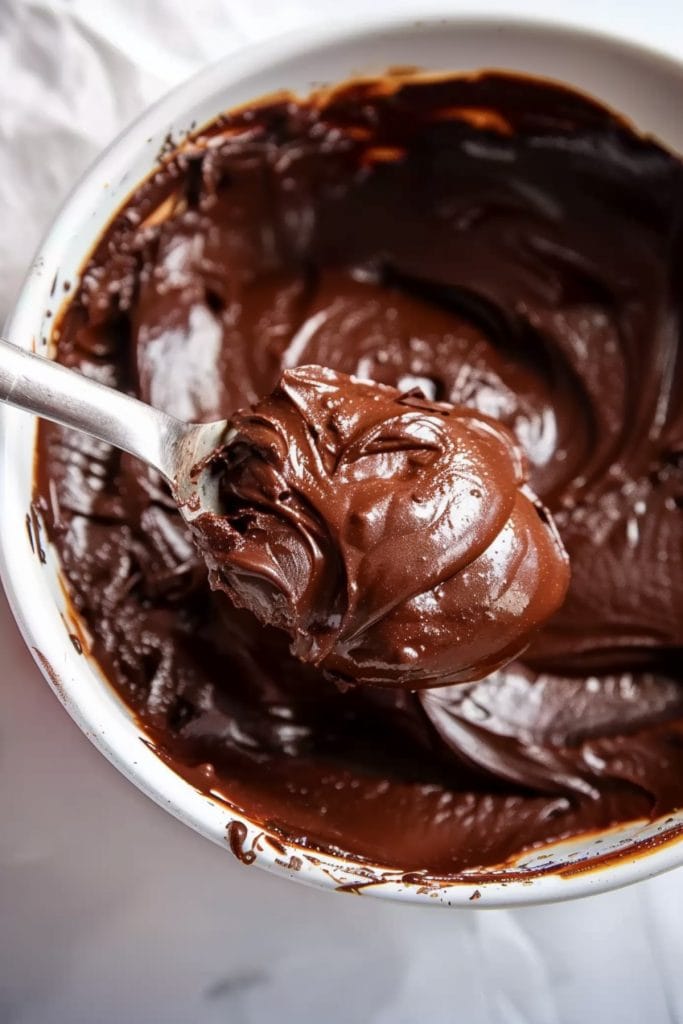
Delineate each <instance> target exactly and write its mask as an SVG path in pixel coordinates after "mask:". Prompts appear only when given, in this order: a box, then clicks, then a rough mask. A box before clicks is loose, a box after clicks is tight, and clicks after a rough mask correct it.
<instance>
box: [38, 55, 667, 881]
mask: <svg viewBox="0 0 683 1024" xmlns="http://www.w3.org/2000/svg"><path fill="white" fill-rule="evenodd" d="M681 167H682V165H681V162H680V161H679V160H678V158H677V157H675V156H673V155H672V154H670V153H668V152H667V151H666V150H665V149H663V148H662V147H661V146H660V145H658V144H657V143H656V142H654V141H652V140H650V139H648V138H644V137H641V136H639V135H638V134H637V133H636V132H635V131H634V130H633V129H632V128H631V127H630V126H629V125H628V124H627V123H626V122H624V121H623V120H622V119H620V118H619V117H618V116H616V115H614V114H612V113H611V112H609V111H608V110H606V109H605V108H603V107H602V106H600V105H599V104H597V103H595V102H593V101H591V100H589V99H587V98H584V97H582V96H580V95H578V94H576V93H574V92H572V91H570V90H568V89H565V88H563V87H560V86H556V85H553V84H550V83H545V82H540V81H535V80H529V79H524V78H517V77H514V76H511V75H505V74H502V73H501V74H494V73H486V74H481V75H476V76H471V77H464V78H463V77H451V78H443V79H439V80H435V79H424V80H420V79H419V78H413V79H411V78H410V77H405V78H400V77H398V78H391V77H387V78H385V79H383V80H376V81H367V82H356V83H351V84H348V85H346V86H342V87H340V88H338V89H336V90H332V91H330V92H326V93H324V94H320V95H318V96H314V97H313V98H311V99H310V100H305V101H304V100H299V99H296V98H294V97H290V96H283V97H280V98H273V99H270V100H267V101H264V102H262V103H260V104H255V105H253V106H252V107H250V108H247V109H244V110H241V111H238V112H235V113H233V114H227V115H225V116H223V117H221V118H219V119H218V120H217V121H215V122H214V123H213V124H212V125H210V126H209V127H207V128H206V129H204V130H202V131H200V132H199V133H198V134H197V135H196V136H195V137H193V138H192V139H190V140H188V141H187V142H186V143H184V144H183V145H182V146H181V147H180V149H179V150H178V151H177V152H176V153H173V154H171V155H170V156H169V157H167V158H166V159H165V161H164V163H163V165H162V166H161V167H160V169H159V170H158V171H157V172H156V173H155V174H154V175H153V176H152V177H151V178H150V179H149V180H148V181H147V182H146V183H144V184H143V185H142V186H141V187H140V188H139V189H138V191H137V192H136V193H135V194H134V195H133V196H132V197H131V198H130V200H129V201H128V202H127V203H126V205H125V206H124V208H123V209H122V210H121V212H120V213H119V214H118V216H117V217H116V218H115V220H114V221H113V222H112V224H111V225H110V227H109V228H108V229H107V231H106V232H105V234H104V235H103V237H102V239H101V241H100V242H99V243H98V245H97V247H96V249H95V251H94V252H93V254H92V255H91V257H90V258H89V260H88V263H87V265H86V266H85V268H84V272H83V275H82V280H81V283H80V286H79V288H78V291H77V294H76V295H75V297H74V298H73V300H72V301H70V303H69V305H68V307H67V309H66V311H65V313H64V315H63V316H62V317H61V319H60V321H59V325H58V329H57V330H56V331H55V339H56V341H57V355H58V358H59V359H60V360H61V361H62V362H64V363H66V364H68V365H70V366H74V367H77V368H78V369H80V370H81V371H82V372H84V373H86V374H89V375H91V376H95V377H97V378H98V379H100V380H103V381H105V382H106V383H108V384H112V385H116V386H118V387H119V388H122V389H124V390H126V391H130V392H132V393H135V394H138V395H140V396H141V397H142V398H143V399H145V400H146V401H149V402H151V403H152V404H154V405H156V406H157V407H159V408H162V409H165V410H166V411H167V412H169V413H173V414H175V415H177V416H179V417H182V418H184V419H188V420H190V419H202V420H209V419H214V418H220V417H226V416H230V415H231V414H232V413H234V412H235V411H236V410H237V409H241V408H244V407H245V406H248V405H251V404H253V403H254V402H256V401H257V400H258V399H259V398H260V397H261V396H263V395H267V394H268V393H270V392H271V391H272V389H273V388H274V386H275V385H276V383H277V381H278V379H279V378H280V376H281V374H282V372H283V371H284V370H288V369H291V368H293V367H296V366H300V365H303V364H318V365H322V366H326V367H330V368H332V369H333V370H336V371H338V372H342V373H350V374H354V375H356V376H357V377H359V378H362V379H370V380H373V381H376V382H378V383H384V384H389V385H392V386H395V387H397V388H398V389H400V390H401V391H409V390H410V389H412V388H414V387H419V388H420V389H421V391H422V393H423V394H424V395H425V396H426V397H427V399H429V400H430V401H431V400H436V401H446V402H450V403H453V404H455V405H458V406H469V407H470V408H471V409H472V410H474V411H476V412H478V413H481V414H483V415H484V416H488V417H492V418H494V419H497V420H500V421H501V422H502V423H503V424H505V425H507V426H508V427H509V428H510V429H511V430H512V432H513V433H514V434H515V436H516V438H517V440H518V442H519V443H520V445H521V446H522V448H523V449H524V451H525V452H526V456H527V459H528V461H529V471H530V485H531V487H532V488H533V490H534V491H535V492H536V493H537V494H538V495H539V496H540V498H541V500H542V501H543V502H544V503H545V504H546V505H547V507H548V508H549V509H550V511H551V513H552V514H553V516H554V519H555V522H556V524H557V526H558V529H559V532H560V535H561V537H562V541H563V543H564V546H565V547H566V549H567V551H568V553H569V556H570V561H571V565H572V577H571V582H570V586H569V590H568V594H567V598H566V600H565V602H564V604H563V605H562V607H561V608H560V609H559V611H558V612H557V613H556V614H555V615H554V616H553V618H552V619H551V620H550V621H549V622H548V623H547V624H546V625H545V626H544V627H542V628H541V630H540V631H539V632H538V634H537V635H536V637H535V639H534V641H533V643H532V644H531V646H530V647H529V649H528V650H527V652H526V653H525V654H524V655H523V657H522V659H519V660H517V661H515V662H514V663H513V664H511V665H509V666H508V667H507V668H504V669H501V670H498V671H495V672H493V673H492V674H491V675H489V676H487V677H486V678H484V679H482V680H480V681H478V682H474V683H467V684H463V685H458V686H446V687H443V688H440V689H431V690H424V691H419V692H418V693H412V692H409V691H408V690H407V689H406V688H394V689H386V688H385V689H380V688H374V687H361V686H359V687H354V688H352V689H350V690H348V691H346V692H341V691H340V689H339V688H338V687H337V686H336V685H335V684H334V683H333V682H331V681H329V680H328V679H326V678H325V676H324V674H323V672H322V671H321V670H320V669H319V668H316V667H314V666H312V665H305V664H302V663H301V662H299V661H297V660H296V659H295V658H294V657H292V655H291V654H290V652H289V650H288V643H289V638H288V637H287V636H286V634H284V633H283V632H282V631H280V630H277V629H274V628H272V627H266V626H263V625H261V624H259V623H258V621H257V620H256V619H255V617H254V616H252V615H251V614H250V613H249V612H246V611H244V610H239V609H236V608H235V607H233V605H232V604H231V602H230V601H229V600H228V598H227V597H226V595H225V594H222V593H215V592H212V591H211V590H210V587H209V584H208V580H207V571H206V567H205V566H204V564H203V563H202V560H201V558H200V556H199V554H198V553H197V552H196V550H195V548H194V546H193V543H192V539H191V538H190V536H189V535H188V532H187V530H186V528H185V527H184V525H183V522H182V521H181V519H180V517H179V515H178V514H177V511H176V509H175V507H174V504H173V501H172V499H171V497H170V495H169V494H168V492H167V490H166V489H165V488H164V486H163V485H162V483H161V481H160V480H159V478H158V477H157V476H156V475H155V474H154V473H153V472H152V471H151V470H149V469H148V468H146V467H144V466H141V465H139V464H138V463H136V462H135V461H134V460H133V459H132V458H130V457H128V456H126V455H123V454H121V453H119V452H116V451H113V450H111V449H109V448H108V447H107V446H105V445H102V444H99V443H98V442H95V441H92V440H88V439H84V438H83V437H81V436H79V435H77V434H75V433H71V432H68V431H64V430H60V429H58V428H56V427H53V426H50V425H44V426H42V427H41V433H40V440H39V453H38V454H39V458H38V472H37V483H36V488H37V494H36V499H37V501H38V502H39V504H40V507H41V509H42V512H43V516H44V519H45V521H46V526H47V529H48V531H49V534H50V537H51V539H52V541H53V542H54V544H55V545H56V547H57V550H58V553H59V556H60V559H61V562H62V566H63V570H64V574H65V578H66V581H67V584H68V587H69V589H70V592H71V595H72V599H73V604H74V606H75V609H76V610H77V612H78V613H79V614H80V616H81V617H82V619H83V621H84V623H85V624H86V626H87V627H88V628H89V631H90V633H91V635H92V653H93V655H94V656H95V657H96V658H97V659H98V660H99V662H100V663H101V664H102V666H103V668H104V670H105V671H106V673H107V674H108V676H109V678H110V679H111V681H112V684H113V685H114V686H115V687H116V689H117V690H118V692H119V693H120V694H121V696H122V698H123V699H124V700H125V701H126V702H127V703H128V704H129V705H130V707H131V708H133V709H134V710H135V712H136V713H137V715H138V716H139V718H140V720H141V721H142V722H143V723H144V726H145V728H146V730H147V731H148V733H149V734H150V736H151V737H152V738H153V740H154V742H155V744H156V746H157V748H158V750H159V752H160V754H161V755H162V756H163V757H165V758H166V759H167V760H168V761H169V762H170V763H172V764H173V766H174V767H175V769H176V770H177V771H178V772H180V773H181V774H182V775H184V776H185V777H186V778H187V779H189V780H190V781H191V782H192V783H193V784H194V785H196V786H197V787H199V788H204V789H207V790H209V789H210V790H212V791H213V792H221V793H223V794H224V796H225V798H226V799H227V800H230V801H232V802H233V803H234V804H235V805H237V806H239V807H242V808H244V809H246V810H247V811H248V812H249V813H250V815H251V816H252V817H254V818H255V819H258V820H260V821H261V822H263V824H264V827H266V828H267V829H268V830H270V831H271V832H273V833H280V834H282V835H285V836H287V837H288V838H290V839H292V840H295V841H297V842H299V843H301V844H302V845H307V846H309V847H317V848H321V849H324V850H343V851H347V852H349V853H351V854H353V855H356V856H358V857H360V858H363V859H365V860H368V861H370V862H374V863H378V864H385V865H389V866H396V867H399V868H402V869H405V870H409V869H424V870H426V871H428V872H432V873H434V874H453V873H457V872H458V871H459V870H461V869H463V868H466V867H468V866H480V865H490V864H495V863H500V862H501V861H503V860H505V859H506V858H509V857H511V856H513V855H515V854H517V853H519V852H520V851H521V850H522V849H525V848H528V847H530V846H533V845H537V844H540V843H544V842H547V841H550V840H553V839H556V838H559V837H564V836H569V835H573V834H577V833H581V832H583V831H586V830H593V829H599V828H603V827H606V826H608V825H610V824H613V823H617V822H621V821H626V820H630V819H633V818H638V817H641V816H646V817H649V816H655V815H659V814H661V813H665V812H667V811H669V810H671V809H673V808H676V807H680V806H683V685H682V684H683V657H682V654H683V510H682V507H683V357H682V354H681V353H682V349H681V344H680V331H681V324H680V312H681V298H680V296H681V289H680V284H681V270H682V268H683V245H682V233H681V217H680V210H681V198H682V196H683V178H682V173H681Z"/></svg>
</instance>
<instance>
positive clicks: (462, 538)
mask: <svg viewBox="0 0 683 1024" xmlns="http://www.w3.org/2000/svg"><path fill="white" fill-rule="evenodd" d="M205 468H206V469H208V471H209V472H210V473H213V474H215V475H216V477H217V484H218V492H219V504H220V508H219V511H218V512H210V513H209V512H207V513H203V514H202V515H200V516H199V517H198V518H197V519H195V520H194V521H193V523H192V532H193V535H194V537H195V540H196V541H197V543H198V545H199V548H200V551H201V552H202V554H203V556H204V560H205V561H206V563H207V566H208V568H209V582H210V583H211V585H212V586H213V587H214V588H216V589H219V590H223V591H225V593H226V594H228V596H229V597H230V599H231V600H232V602H233V604H235V605H237V606H238V607H240V608H248V609H249V611H251V612H253V613H254V615H256V617H257V618H258V619H259V621H260V622H263V623H264V624H265V625H269V626H277V627H278V628H280V629H284V630H285V632H287V633H288V634H289V636H290V637H291V638H292V643H291V646H290V649H291V652H292V654H293V655H294V656H295V657H297V658H299V659H300V660H302V661H306V662H310V663H311V664H313V665H316V666H318V667H319V668H321V669H323V670H324V672H325V674H326V675H327V676H328V677H330V678H332V679H334V680H336V681H337V682H339V683H341V684H342V685H346V684H349V683H350V684H353V683H369V684H372V685H377V686H405V687H407V688H409V689H417V688H420V687H430V686H444V685H448V684H455V683H462V682H468V681H470V680H472V679H481V678H482V677H483V676H486V675H488V674H489V673H491V672H493V671H494V669H496V668H499V667H500V666H502V665H504V664H507V662H509V661H512V659H513V658H515V657H517V656H518V655H520V654H521V653H522V651H523V650H524V649H525V648H526V647H527V645H528V642H529V637H530V635H531V634H532V633H533V632H534V630H535V629H536V628H537V627H538V626H539V625H540V624H541V623H543V622H545V620H546V619H548V618H549V617H550V616H551V615H552V613H553V612H555V611H557V609H558V608H559V606H560V604H561V603H562V599H563V597H564V595H565V593H566V590H567V583H568V580H569V565H568V562H567V556H566V553H565V551H564V549H563V548H562V544H561V542H560V540H559V537H558V536H557V532H556V530H555V527H554V524H553V523H552V520H551V519H550V516H549V514H548V512H547V511H546V510H545V509H544V508H543V506H542V505H541V504H540V502H539V501H538V499H537V498H536V497H535V495H533V494H532V492H531V491H529V489H528V488H527V487H526V486H525V482H526V480H527V476H528V472H527V463H526V459H525V457H524V453H523V451H522V449H521V448H520V446H519V443H518V442H517V441H516V440H515V437H514V434H512V432H511V431H510V430H509V429H508V428H507V427H504V426H503V425H502V424H501V423H499V422H498V421H496V420H491V419H489V418H488V417H484V416H482V415H481V413H477V412H474V411H473V410H472V409H469V408H467V407H466V406H460V407H455V406H452V405H448V404H447V403H445V402H440V403H437V402H428V401H427V400H426V399H425V398H424V396H423V395H422V393H421V392H420V391H419V390H417V389H413V391H409V392H407V393H401V392H400V391H398V390H397V389H396V388H390V387H388V386H387V385H386V384H375V383H373V382H371V381H360V380H358V379H357V378H355V377H350V376H348V375H347V374H345V373H338V372H336V371H334V370H329V369H326V368H324V367H320V366H304V367H300V368H299V369H296V370H285V372H284V373H283V375H282V377H281V378H280V380H279V382H278V385H277V387H276V388H275V390H274V391H273V393H272V394H271V395H268V396H267V397H265V398H263V399H261V401H259V402H257V403H256V404H255V405H254V406H252V407H251V408H249V409H244V410H241V411H239V412H237V413H235V414H234V415H233V416H232V417H231V419H230V435H229V441H228V443H227V444H225V445H224V446H223V447H222V448H221V449H220V450H219V451H217V452H216V453H215V454H214V456H213V457H212V458H211V459H210V460H209V462H208V465H207V466H206V467H205Z"/></svg>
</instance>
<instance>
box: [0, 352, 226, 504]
mask: <svg viewBox="0 0 683 1024" xmlns="http://www.w3.org/2000/svg"><path fill="white" fill-rule="evenodd" d="M0 400H2V401H4V402H9V403H10V404H11V405H15V406H17V407H18V408H20V409H24V410H26V411H27V412H31V413H33V414H34V415H36V416H41V417H43V418H44V419H48V420H52V421H53V422H54V423H60V424H61V425H62V426H63V427H73V428H75V429H76V430H82V431H84V432H85V433H86V434H92V436H93V437H97V438H99V439H100V440H101V441H106V442H107V443H108V444H111V445H114V447H116V448H122V449H123V450H124V451H126V452H130V454H131V455H135V456H136V457H137V458H138V459H142V460H143V461H144V462H147V463H149V465H150V466H153V467H154V468H155V469H157V470H158V471H159V472H160V473H161V475H162V476H163V477H165V478H166V480H167V481H168V483H169V484H170V486H171V491H172V493H173V496H174V498H175V500H176V502H177V503H178V508H179V509H180V512H181V513H182V515H183V517H184V518H185V519H186V520H187V521H188V522H190V521H191V520H193V519H195V518H196V517H197V516H198V515H200V514H201V513H202V512H215V511H217V509H218V484H217V481H216V480H215V478H214V477H213V475H212V474H211V473H208V472H205V471H204V470H203V464H204V463H205V461H206V459H207V458H208V457H209V455H210V454H211V452H213V451H214V450H215V449H216V448H218V447H220V446H221V445H223V444H225V443H226V442H227V440H228V439H229V437H228V435H229V424H228V421H227V420H216V421H214V422H212V423H184V422H183V421H182V420H178V419H176V418H175V417H174V416H168V415H167V414H166V413H164V412H159V411H158V410H157V409H153V408H152V407H151V405H146V403H145V402H140V401H139V400H138V399H137V398H131V397H130V396H129V395H124V394H122V393H121V392H120V391H115V390H114V389H113V388H108V387H106V386H105V385H104V384H98V383H97V382H96V381H93V380H90V379H89V378H88V377H84V376H83V374H81V373H77V372H76V371H75V370H69V369H67V368H66V367H64V366H60V365H59V364H58V363H55V362H53V361H52V360H51V359H45V358H44V357H43V356H38V355H34V354H33V353H31V352H26V351H25V350H24V349H20V348H17V346H16V345H11V344H10V343H9V342H8V341H3V340H1V339H0Z"/></svg>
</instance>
